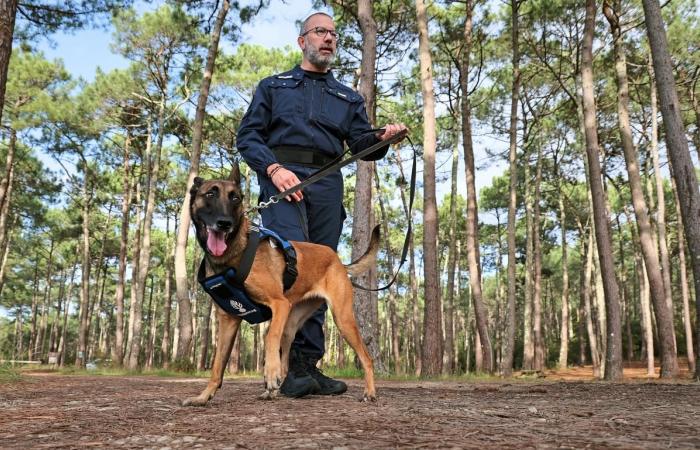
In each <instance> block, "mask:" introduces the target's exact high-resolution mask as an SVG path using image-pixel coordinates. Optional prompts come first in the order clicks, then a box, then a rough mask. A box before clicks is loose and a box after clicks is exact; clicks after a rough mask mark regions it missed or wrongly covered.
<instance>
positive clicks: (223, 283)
mask: <svg viewBox="0 0 700 450" xmlns="http://www.w3.org/2000/svg"><path fill="white" fill-rule="evenodd" d="M268 238H269V239H270V243H271V244H272V245H273V246H274V245H275V244H276V245H278V246H279V247H280V248H281V249H282V253H283V255H284V261H285V266H286V267H285V270H284V274H283V276H282V282H283V286H284V290H285V291H286V290H288V289H289V288H291V287H292V285H293V284H294V282H295V281H296V279H297V275H298V272H297V253H296V250H294V247H293V246H292V244H291V243H290V242H289V241H287V240H285V239H282V237H280V235H278V234H277V233H275V232H274V231H272V230H268V229H267V228H263V227H261V226H257V225H251V227H250V231H249V233H248V244H247V245H246V248H245V250H244V251H243V257H242V258H241V264H240V266H239V267H238V269H236V268H233V267H229V268H227V269H226V270H225V271H224V272H222V273H220V274H218V275H213V276H211V277H206V276H205V275H206V270H205V267H204V264H205V263H204V259H202V262H201V264H200V265H199V271H198V273H197V281H199V284H200V285H201V286H202V288H203V289H204V290H205V291H206V292H207V294H209V296H210V297H211V298H212V299H214V301H215V302H216V304H217V305H219V307H220V308H221V309H223V310H224V311H226V312H227V313H229V314H230V315H232V316H236V317H240V318H241V319H243V320H245V321H246V322H248V323H252V324H256V323H261V322H266V321H268V320H270V318H271V317H272V311H271V310H270V308H268V307H267V306H266V305H262V304H260V303H257V302H255V301H253V300H252V299H251V298H250V296H249V295H248V293H247V292H246V290H245V287H244V286H243V283H244V282H245V280H246V278H248V274H249V273H250V269H251V267H252V266H253V261H254V260H255V253H256V251H257V249H258V245H259V244H260V241H261V240H263V239H268Z"/></svg>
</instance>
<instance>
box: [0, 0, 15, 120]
mask: <svg viewBox="0 0 700 450" xmlns="http://www.w3.org/2000/svg"><path fill="white" fill-rule="evenodd" d="M17 3H18V2H17V0H4V1H2V2H0V121H2V109H3V106H4V105H5V85H6V84H7V69H8V68H9V67H10V56H11V55H12V35H13V34H14V32H15V17H16V16H17Z"/></svg>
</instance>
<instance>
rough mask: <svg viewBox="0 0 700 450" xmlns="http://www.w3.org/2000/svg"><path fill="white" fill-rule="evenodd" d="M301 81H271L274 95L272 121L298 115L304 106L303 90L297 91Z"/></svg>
mask: <svg viewBox="0 0 700 450" xmlns="http://www.w3.org/2000/svg"><path fill="white" fill-rule="evenodd" d="M300 83H301V80H294V79H289V80H279V79H275V80H272V81H270V85H269V86H270V92H271V93H272V119H273V120H274V119H276V118H279V117H280V116H285V115H289V114H298V113H299V112H300V110H301V108H302V107H303V105H304V98H303V92H302V89H297V88H298V87H299V84H300Z"/></svg>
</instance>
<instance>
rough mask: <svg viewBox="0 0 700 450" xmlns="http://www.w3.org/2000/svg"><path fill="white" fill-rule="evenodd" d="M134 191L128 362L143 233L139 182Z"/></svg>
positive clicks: (126, 356)
mask: <svg viewBox="0 0 700 450" xmlns="http://www.w3.org/2000/svg"><path fill="white" fill-rule="evenodd" d="M150 140H151V138H150V125H149V137H148V141H147V145H146V147H147V148H150ZM135 189H136V192H135V193H134V196H135V201H136V212H135V217H136V230H135V231H134V239H133V244H132V254H131V260H132V264H131V289H130V293H129V326H128V335H127V339H126V348H125V353H124V359H126V361H125V363H126V364H128V360H129V355H130V354H131V343H132V342H133V338H134V321H135V320H136V314H134V311H135V310H136V309H137V308H138V306H136V302H137V299H138V294H137V292H138V290H139V264H140V263H141V239H142V238H141V236H142V235H143V216H142V214H141V207H142V203H141V182H140V181H136V186H135Z"/></svg>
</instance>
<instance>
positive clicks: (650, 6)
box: [642, 0, 700, 380]
mask: <svg viewBox="0 0 700 450" xmlns="http://www.w3.org/2000/svg"><path fill="white" fill-rule="evenodd" d="M642 6H643V7H644V19H645V21H646V28H647V36H648V37H649V46H650V47H651V56H652V59H653V62H654V74H655V78H656V83H657V85H658V87H659V92H658V94H659V101H660V107H661V115H662V116H663V118H664V128H665V130H666V135H665V136H666V146H667V148H668V156H669V159H670V161H671V164H672V165H673V176H674V178H675V180H676V185H677V188H678V197H679V199H680V204H681V213H682V217H683V226H684V227H685V237H686V240H687V242H688V247H689V249H690V254H691V255H692V259H691V264H692V267H693V278H694V281H695V313H696V319H697V320H696V323H697V324H699V325H698V326H696V333H697V341H699V342H700V190H699V189H698V180H697V176H696V175H695V168H694V166H693V162H692V160H691V158H690V150H689V147H688V140H687V138H686V135H685V129H684V125H683V118H682V116H681V109H680V103H679V101H678V94H677V92H676V82H675V79H674V76H673V66H672V63H671V56H670V54H669V51H668V42H667V40H666V30H665V28H664V23H663V19H662V18H661V7H660V5H659V2H658V0H642ZM699 355H700V353H699ZM696 358H699V359H700V356H696ZM699 362H700V361H698V360H696V366H695V375H694V376H695V378H696V379H697V380H700V369H699V367H700V364H697V363H699ZM662 367H663V364H662ZM674 375H675V373H664V371H663V370H662V373H661V376H662V377H666V376H669V377H670V376H674Z"/></svg>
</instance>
